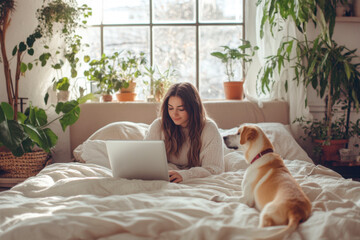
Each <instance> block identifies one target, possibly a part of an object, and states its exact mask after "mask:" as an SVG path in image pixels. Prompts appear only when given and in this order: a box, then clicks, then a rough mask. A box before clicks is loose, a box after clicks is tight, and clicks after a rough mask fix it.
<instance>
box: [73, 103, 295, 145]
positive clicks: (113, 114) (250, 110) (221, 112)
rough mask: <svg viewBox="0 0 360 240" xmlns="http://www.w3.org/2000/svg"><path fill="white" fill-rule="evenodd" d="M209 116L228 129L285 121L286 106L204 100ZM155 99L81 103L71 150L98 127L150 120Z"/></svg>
mask: <svg viewBox="0 0 360 240" xmlns="http://www.w3.org/2000/svg"><path fill="white" fill-rule="evenodd" d="M204 106H205V108H206V112H207V114H208V116H209V117H210V118H212V119H213V120H214V121H215V122H216V123H217V124H218V127H219V128H223V129H229V128H233V127H236V126H239V125H240V124H242V123H259V122H280V123H283V124H289V106H288V103H287V102H284V101H270V102H263V107H262V108H260V107H259V106H258V105H257V104H256V103H253V102H249V101H205V102H204ZM159 107H160V104H159V103H140V102H126V103H85V104H82V105H81V106H80V108H81V113H80V118H79V120H78V121H77V122H76V123H75V124H73V125H72V126H70V144H71V151H73V150H74V149H75V148H76V147H77V146H78V145H79V144H81V143H82V142H84V141H85V140H86V139H87V138H88V137H89V136H90V135H91V134H93V133H94V132H95V131H96V130H98V129H99V128H101V127H103V126H105V125H107V124H109V123H112V122H116V121H131V122H137V123H147V124H150V123H151V122H152V121H153V120H154V119H155V118H157V116H158V110H159Z"/></svg>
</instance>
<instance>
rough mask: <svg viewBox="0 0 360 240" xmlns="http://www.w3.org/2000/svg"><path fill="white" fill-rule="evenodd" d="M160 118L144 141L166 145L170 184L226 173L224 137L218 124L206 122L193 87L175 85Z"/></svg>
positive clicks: (186, 84)
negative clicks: (154, 141)
mask: <svg viewBox="0 0 360 240" xmlns="http://www.w3.org/2000/svg"><path fill="white" fill-rule="evenodd" d="M160 115H161V117H160V118H158V119H156V120H155V121H154V122H153V123H152V124H151V126H150V128H149V131H148V133H147V135H146V137H145V139H146V140H164V141H165V147H166V152H167V158H168V162H169V163H170V164H169V169H171V170H169V178H170V181H171V182H175V183H179V182H182V181H185V180H187V179H190V178H199V177H207V176H209V175H211V174H219V173H222V172H224V156H223V140H222V137H221V135H220V133H219V130H218V128H217V126H216V123H215V122H213V121H212V120H210V119H208V118H206V113H205V109H204V106H203V104H202V102H201V99H200V96H199V93H198V91H197V90H196V88H195V87H194V86H193V85H192V84H190V83H187V82H183V83H176V84H174V85H172V86H171V87H170V89H169V90H168V92H167V93H166V95H165V97H164V100H163V103H162V105H161V113H160Z"/></svg>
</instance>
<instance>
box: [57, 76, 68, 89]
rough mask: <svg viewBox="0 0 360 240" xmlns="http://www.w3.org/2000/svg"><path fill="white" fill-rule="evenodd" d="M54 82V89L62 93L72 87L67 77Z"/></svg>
mask: <svg viewBox="0 0 360 240" xmlns="http://www.w3.org/2000/svg"><path fill="white" fill-rule="evenodd" d="M53 80H54V88H55V89H57V90H60V91H68V90H69V87H70V81H69V79H68V78H67V77H63V78H60V79H59V80H58V81H55V78H54V79H53Z"/></svg>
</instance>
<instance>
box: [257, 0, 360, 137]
mask: <svg viewBox="0 0 360 240" xmlns="http://www.w3.org/2000/svg"><path fill="white" fill-rule="evenodd" d="M347 2H348V1H347V0H329V1H323V0H311V1H309V0H298V1H295V0H285V1H276V0H258V5H260V3H263V7H264V9H263V18H262V22H261V32H260V35H261V36H263V35H264V32H263V31H264V30H263V29H264V25H265V24H269V25H270V26H271V31H272V33H273V30H274V29H276V27H277V26H278V25H279V24H281V21H283V20H287V19H292V20H293V22H294V23H295V25H296V28H297V29H298V32H299V33H300V34H299V38H291V39H290V40H284V41H283V42H282V43H281V44H280V47H279V49H278V51H277V54H276V55H273V56H269V57H268V58H267V62H266V65H265V67H264V68H263V70H262V72H261V75H260V76H261V84H262V89H263V91H264V90H265V89H268V90H269V85H270V83H271V81H272V79H271V78H272V76H273V73H274V71H279V72H281V70H282V68H283V66H284V63H285V62H286V61H288V62H293V63H294V64H293V65H292V66H291V67H292V69H293V71H294V73H295V77H294V79H292V80H295V81H297V83H302V84H303V85H304V86H306V87H308V86H311V87H312V88H313V89H314V90H316V92H317V94H318V95H319V96H320V97H321V98H324V99H325V100H326V112H325V117H324V120H323V122H322V123H321V124H320V125H322V126H324V128H325V129H326V137H325V139H324V140H326V142H327V143H328V142H329V140H332V136H333V135H334V133H333V131H334V130H333V127H332V125H333V123H334V121H336V120H334V118H333V117H334V105H335V104H336V103H337V102H339V101H340V100H341V99H342V98H345V101H346V102H347V105H346V106H345V109H346V111H347V115H346V118H347V119H346V123H347V126H346V131H345V136H344V138H348V137H349V134H348V133H349V127H350V111H351V109H353V108H356V109H358V108H359V101H360V73H359V66H360V64H359V63H354V60H355V59H356V58H357V56H356V54H355V51H356V49H355V50H349V49H348V48H347V47H345V46H342V45H339V44H338V43H336V41H335V40H334V39H333V33H334V27H335V17H336V6H337V5H338V4H340V3H341V4H348V3H347ZM309 23H313V24H314V25H315V27H317V28H319V29H320V32H319V34H318V35H317V36H315V38H314V39H313V40H309V39H308V36H307V25H308V24H309ZM293 50H295V51H293ZM292 52H295V54H294V55H292ZM290 80H291V79H290ZM287 84H288V83H287V82H286V83H285V89H287ZM305 104H307V100H306V103H305ZM336 134H338V133H336ZM359 134H360V133H359V132H357V135H359Z"/></svg>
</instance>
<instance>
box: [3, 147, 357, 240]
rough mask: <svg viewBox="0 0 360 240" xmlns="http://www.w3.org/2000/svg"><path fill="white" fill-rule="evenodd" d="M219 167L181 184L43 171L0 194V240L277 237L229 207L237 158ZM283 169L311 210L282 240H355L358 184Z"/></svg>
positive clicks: (242, 210) (318, 170) (87, 171)
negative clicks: (216, 171)
mask: <svg viewBox="0 0 360 240" xmlns="http://www.w3.org/2000/svg"><path fill="white" fill-rule="evenodd" d="M225 161H226V172H225V173H223V174H220V175H214V176H210V177H207V178H201V179H191V180H189V181H187V182H184V183H182V184H176V183H169V182H165V181H142V180H126V179H114V178H112V177H111V176H112V173H111V170H110V169H108V168H106V167H102V166H99V165H95V164H82V163H57V164H53V165H50V166H47V167H46V168H44V169H43V170H42V171H41V172H40V173H39V174H38V175H37V176H35V177H31V178H29V179H27V180H26V181H25V182H23V183H21V184H19V185H17V186H15V187H13V188H12V189H11V190H8V191H4V192H1V193H0V203H1V204H0V239H2V240H6V239H27V240H31V239H36V240H39V239H62V240H63V239H184V240H185V239H186V240H188V239H251V236H254V234H255V233H256V235H257V236H259V235H260V236H263V237H266V236H268V235H269V234H270V233H273V232H275V231H278V230H280V229H282V228H283V226H277V227H269V228H263V229H259V228H258V227H257V226H258V223H259V212H258V211H257V210H256V209H254V208H249V207H248V206H246V205H244V204H242V203H240V202H239V201H237V198H239V197H240V195H241V193H242V191H241V181H242V179H243V176H244V173H245V169H246V167H247V165H246V163H245V161H244V160H243V158H242V155H241V153H238V152H233V153H229V154H227V155H226V156H225ZM285 164H286V165H287V167H288V168H289V170H290V171H291V173H292V174H293V176H294V177H295V178H296V180H297V181H298V182H299V183H300V185H301V187H302V188H303V190H304V191H305V193H306V194H307V195H308V196H309V198H310V200H311V202H312V206H313V212H312V215H311V217H310V218H309V219H308V220H307V221H306V222H304V223H302V224H300V226H299V228H298V229H297V231H296V232H294V233H293V234H292V235H290V236H289V237H288V239H311V240H313V239H334V240H335V239H336V240H338V239H343V240H344V239H345V240H346V239H351V240H353V239H360V182H355V181H351V180H345V179H343V178H342V177H341V176H340V175H338V174H337V173H335V172H333V171H332V170H329V169H327V168H325V167H322V166H315V165H314V164H313V163H310V162H306V161H301V160H291V161H290V160H285ZM214 199H218V200H217V201H215V200H214ZM219 199H221V201H219ZM218 201H219V202H218Z"/></svg>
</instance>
